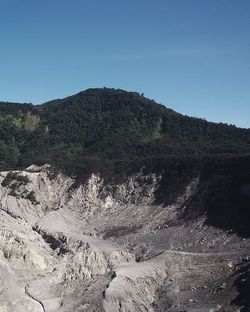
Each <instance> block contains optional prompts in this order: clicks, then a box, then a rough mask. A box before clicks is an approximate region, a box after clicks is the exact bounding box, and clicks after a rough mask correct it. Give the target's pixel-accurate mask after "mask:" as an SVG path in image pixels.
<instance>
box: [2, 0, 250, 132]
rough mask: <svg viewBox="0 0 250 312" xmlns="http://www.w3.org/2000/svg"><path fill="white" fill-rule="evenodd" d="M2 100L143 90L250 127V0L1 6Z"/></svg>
mask: <svg viewBox="0 0 250 312" xmlns="http://www.w3.org/2000/svg"><path fill="white" fill-rule="evenodd" d="M0 40H1V41H0V45H1V46H0V100H2V101H17V102H32V103H35V104H36V103H42V102H45V101H47V100H50V99H54V98H62V97H65V96H68V95H72V94H74V93H77V92H79V91H81V90H84V89H86V88H89V87H103V86H106V87H114V88H122V89H125V90H131V91H138V92H143V93H144V94H145V96H147V97H149V98H152V99H155V100H156V101H158V102H160V103H163V104H165V105H166V106H168V107H170V108H172V109H174V110H176V111H178V112H181V113H184V114H187V115H193V116H198V117H204V118H206V119H208V120H211V121H223V122H227V123H233V124H236V125H238V126H242V127H250V1H249V0H42V1H39V0H0Z"/></svg>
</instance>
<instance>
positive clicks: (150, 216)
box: [0, 166, 249, 312]
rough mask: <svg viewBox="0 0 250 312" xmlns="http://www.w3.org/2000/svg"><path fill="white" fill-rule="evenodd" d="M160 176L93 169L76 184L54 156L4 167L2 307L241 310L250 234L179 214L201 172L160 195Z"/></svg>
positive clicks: (0, 192) (0, 194)
mask: <svg viewBox="0 0 250 312" xmlns="http://www.w3.org/2000/svg"><path fill="white" fill-rule="evenodd" d="M6 177H8V178H9V181H8V183H6ZM24 177H26V178H24ZM161 178H162V177H161V176H160V175H156V174H148V175H144V174H143V173H141V172H139V173H137V174H136V175H133V176H131V177H128V178H127V179H126V180H124V181H123V182H121V183H120V184H114V183H107V182H105V180H104V179H103V178H102V177H101V176H98V175H94V174H93V175H91V176H90V178H89V179H88V180H87V181H86V182H85V183H83V184H79V185H78V186H75V181H74V179H73V178H70V177H66V176H64V175H63V174H61V173H58V174H56V175H55V174H54V175H53V174H52V173H51V171H50V167H49V166H42V167H37V166H30V167H28V168H27V169H25V170H23V171H16V172H14V174H13V173H8V172H1V173H0V183H2V185H1V186H0V311H1V312H21V311H23V312H24V311H32V312H56V311H58V312H70V311H78V312H80V311H89V312H90V311H96V312H97V311H106V312H115V311H122V312H129V311H130V312H133V311H138V312H139V311H152V312H153V311H155V312H157V311H169V312H170V311H171V312H174V311H175V312H177V311H190V312H191V311H210V312H211V311H238V310H239V311H240V307H239V306H237V305H236V302H237V298H238V296H239V295H240V293H239V289H238V288H237V284H236V282H237V281H238V280H239V279H240V278H241V277H240V276H241V275H240V274H241V273H240V271H239V265H240V264H241V263H242V261H243V259H244V261H248V259H249V258H247V256H249V239H242V238H240V237H239V236H237V235H236V234H234V233H232V232H230V231H229V232H228V231H223V230H222V229H218V228H215V227H212V226H208V225H205V224H204V222H205V220H206V215H205V214H204V215H201V216H200V217H198V218H197V219H195V220H193V221H192V222H190V221H187V222H186V221H185V220H182V219H181V218H180V216H181V215H182V212H183V211H185V209H186V207H187V205H188V203H189V202H190V200H191V199H192V198H193V196H195V194H196V192H197V187H198V185H199V183H200V182H199V178H198V177H197V178H194V179H193V180H192V181H191V182H190V183H188V184H187V185H186V189H185V191H184V193H183V194H182V195H181V196H179V198H177V200H176V201H175V203H173V204H171V205H168V206H164V205H162V204H156V193H157V190H158V189H159V187H160V181H161ZM4 181H5V183H4ZM247 190H248V188H247V187H245V188H244V189H243V191H244V192H248V191H247ZM241 282H242V281H241ZM235 300H236V301H235ZM237 309H238V310H237ZM245 311H248V310H245Z"/></svg>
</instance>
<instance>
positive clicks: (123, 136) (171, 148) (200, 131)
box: [0, 88, 250, 173]
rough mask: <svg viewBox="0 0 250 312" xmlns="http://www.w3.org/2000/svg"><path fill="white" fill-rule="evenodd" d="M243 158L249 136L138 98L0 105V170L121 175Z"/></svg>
mask: <svg viewBox="0 0 250 312" xmlns="http://www.w3.org/2000/svg"><path fill="white" fill-rule="evenodd" d="M249 154H250V130H246V129H239V128H236V127H235V126H232V125H230V126H229V125H226V124H216V123H209V122H207V121H205V120H202V119H198V118H191V117H187V116H182V115H180V114H178V113H176V112H174V111H172V110H170V109H167V108H166V107H164V106H163V105H159V104H156V103H155V102H154V101H152V100H149V99H146V98H144V97H143V96H142V95H140V94H138V93H132V92H125V91H122V90H115V89H106V88H104V89H89V90H86V91H84V92H81V93H79V94H77V95H75V96H71V97H68V98H66V99H63V100H55V101H51V102H48V103H45V104H43V105H37V106H33V105H31V104H13V103H0V169H14V168H20V167H24V166H27V165H29V164H31V163H35V164H44V163H51V164H53V165H55V166H57V167H60V168H70V170H72V168H75V169H76V171H77V172H79V171H89V170H90V171H92V170H95V171H102V172H106V171H108V172H110V171H111V172H117V173H121V172H126V171H128V170H134V169H138V168H141V167H142V166H145V165H146V166H149V167H150V166H156V163H158V164H160V166H162V164H164V163H167V164H168V163H169V162H172V161H173V159H174V160H175V161H176V160H178V161H185V159H189V158H194V159H196V160H198V162H199V161H200V160H201V159H203V158H204V157H205V158H206V157H218V156H219V157H222V156H223V157H227V158H228V157H236V156H242V155H245V156H247V155H249Z"/></svg>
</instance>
